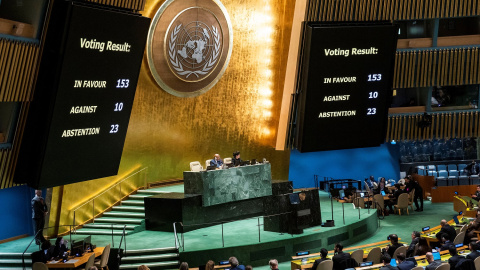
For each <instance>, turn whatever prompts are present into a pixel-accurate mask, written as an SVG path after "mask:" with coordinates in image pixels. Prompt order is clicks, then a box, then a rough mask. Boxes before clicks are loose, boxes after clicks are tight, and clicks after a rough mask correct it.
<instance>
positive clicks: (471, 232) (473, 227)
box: [463, 187, 480, 244]
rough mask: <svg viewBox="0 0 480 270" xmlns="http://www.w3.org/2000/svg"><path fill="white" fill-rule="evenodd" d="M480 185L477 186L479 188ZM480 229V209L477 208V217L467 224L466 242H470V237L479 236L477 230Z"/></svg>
mask: <svg viewBox="0 0 480 270" xmlns="http://www.w3.org/2000/svg"><path fill="white" fill-rule="evenodd" d="M478 189H479V187H477V190H478ZM478 230H480V210H477V218H476V219H475V220H474V221H471V222H470V223H469V224H468V225H467V231H466V232H465V239H464V242H463V243H464V244H467V243H470V239H472V238H474V237H477V234H476V233H475V231H478Z"/></svg>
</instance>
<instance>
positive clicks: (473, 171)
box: [463, 160, 480, 176]
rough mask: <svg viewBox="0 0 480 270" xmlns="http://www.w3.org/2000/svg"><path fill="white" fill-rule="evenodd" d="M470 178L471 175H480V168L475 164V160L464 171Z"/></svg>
mask: <svg viewBox="0 0 480 270" xmlns="http://www.w3.org/2000/svg"><path fill="white" fill-rule="evenodd" d="M463 170H464V171H465V172H466V173H467V175H468V176H470V175H478V174H479V173H480V166H478V164H477V163H476V162H475V160H472V163H470V164H468V166H467V167H465V169H463Z"/></svg>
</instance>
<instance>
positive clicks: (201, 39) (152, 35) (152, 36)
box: [147, 0, 233, 97]
mask: <svg viewBox="0 0 480 270" xmlns="http://www.w3.org/2000/svg"><path fill="white" fill-rule="evenodd" d="M232 40H233V38H232V27H231V23H230V19H229V17H228V14H227V12H226V10H225V7H224V6H223V5H222V4H221V3H220V2H219V1H217V0H204V1H196V0H169V1H168V0H167V1H166V2H165V3H164V4H163V5H162V6H161V7H160V8H159V10H158V11H157V13H156V14H155V17H154V19H153V22H152V25H151V27H150V31H149V36H148V41H147V58H148V64H149V67H150V71H151V73H152V76H153V77H154V78H155V81H156V82H157V83H158V84H159V86H160V87H161V88H162V89H164V90H165V91H167V92H168V93H170V94H172V95H175V96H179V97H193V96H198V95H200V94H203V93H205V92H206V91H208V90H209V89H210V88H212V87H213V86H214V85H215V84H216V83H217V82H218V80H219V79H220V77H221V76H222V75H223V73H224V72H225V69H226V68H227V65H228V61H229V59H230V55H231V52H232Z"/></svg>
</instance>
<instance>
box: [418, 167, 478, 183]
mask: <svg viewBox="0 0 480 270" xmlns="http://www.w3.org/2000/svg"><path fill="white" fill-rule="evenodd" d="M465 167H467V164H446V165H445V164H439V165H425V166H417V167H416V168H417V169H418V174H419V175H429V176H434V177H435V182H436V185H437V186H457V185H480V179H479V176H478V175H470V176H468V175H467V173H466V172H465Z"/></svg>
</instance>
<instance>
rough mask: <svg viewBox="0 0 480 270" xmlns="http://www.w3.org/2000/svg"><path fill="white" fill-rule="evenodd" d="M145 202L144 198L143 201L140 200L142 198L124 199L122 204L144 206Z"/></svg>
mask: <svg viewBox="0 0 480 270" xmlns="http://www.w3.org/2000/svg"><path fill="white" fill-rule="evenodd" d="M144 204H145V203H144V201H143V200H142V201H140V200H126V201H123V202H122V205H125V206H126V205H128V206H130V205H135V206H136V205H138V206H143V205H144Z"/></svg>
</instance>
